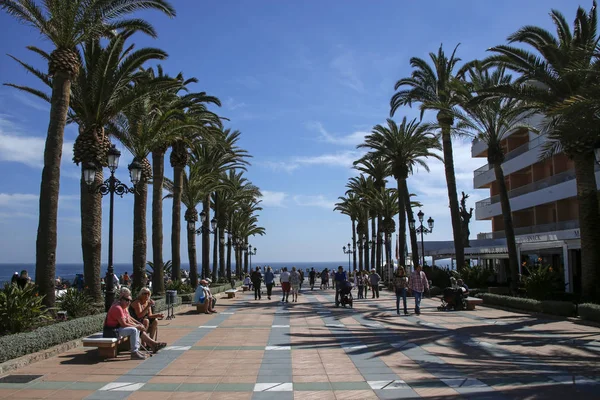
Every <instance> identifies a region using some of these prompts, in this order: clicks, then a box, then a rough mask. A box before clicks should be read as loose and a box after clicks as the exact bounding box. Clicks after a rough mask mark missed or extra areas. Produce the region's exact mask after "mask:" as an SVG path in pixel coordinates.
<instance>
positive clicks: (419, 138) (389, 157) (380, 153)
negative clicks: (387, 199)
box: [358, 117, 441, 265]
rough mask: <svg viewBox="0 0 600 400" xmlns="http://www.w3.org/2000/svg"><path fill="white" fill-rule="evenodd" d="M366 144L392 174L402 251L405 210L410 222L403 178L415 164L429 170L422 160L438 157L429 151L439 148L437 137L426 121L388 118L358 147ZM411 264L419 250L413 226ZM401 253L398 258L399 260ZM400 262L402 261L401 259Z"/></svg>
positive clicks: (408, 204)
mask: <svg viewBox="0 0 600 400" xmlns="http://www.w3.org/2000/svg"><path fill="white" fill-rule="evenodd" d="M358 147H359V148H361V147H363V148H364V147H368V148H370V149H372V150H373V153H374V155H376V156H377V157H381V158H382V159H383V160H384V161H385V162H386V163H388V165H389V168H390V170H391V173H392V175H393V176H394V178H395V179H396V182H397V186H398V196H397V197H398V210H400V216H399V228H400V230H399V232H398V235H399V238H400V248H401V249H402V253H403V250H404V247H405V246H406V239H405V232H406V219H405V218H404V214H405V213H406V215H407V217H408V220H409V221H414V216H413V214H412V208H411V206H410V196H409V191H408V186H407V183H406V180H407V179H408V176H409V175H410V174H412V173H413V170H414V168H415V167H416V166H421V167H422V168H423V169H424V170H425V171H429V166H428V165H427V163H426V162H425V160H424V159H427V158H429V157H433V158H437V159H440V157H439V156H438V155H437V154H436V153H433V152H432V151H433V150H440V147H441V146H440V144H439V139H438V137H437V136H436V135H434V134H432V133H431V127H430V126H429V125H428V124H419V123H418V122H417V120H416V119H413V120H412V121H410V122H408V121H407V119H406V117H404V118H403V119H402V122H401V123H400V125H398V124H396V122H395V121H394V120H392V119H388V120H387V127H386V126H382V125H376V126H375V127H373V130H372V132H371V134H370V135H368V136H366V137H365V142H364V143H363V144H360V145H359V146H358ZM410 235H411V244H412V255H413V265H419V249H418V246H417V237H416V232H415V231H414V229H410ZM403 258H404V256H403V255H401V257H400V259H401V260H402V261H403ZM400 264H401V265H403V264H404V263H403V262H401V263H400Z"/></svg>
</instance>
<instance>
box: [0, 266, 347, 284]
mask: <svg viewBox="0 0 600 400" xmlns="http://www.w3.org/2000/svg"><path fill="white" fill-rule="evenodd" d="M210 265H211V270H212V262H211V264H210ZM340 265H341V266H343V267H344V269H347V268H348V261H346V262H345V263H344V262H343V261H272V262H259V263H256V262H253V263H252V267H257V266H261V267H262V266H270V267H271V268H273V269H280V268H282V267H288V268H290V267H294V266H295V267H296V268H301V269H306V268H315V270H318V271H321V270H323V269H325V268H329V269H331V268H337V267H338V266H340ZM107 268H108V265H107V264H102V276H105V275H106V269H107ZM181 268H182V269H184V270H188V271H189V269H190V265H189V263H181ZM200 268H201V264H200V263H199V264H198V269H199V270H200ZM232 268H235V263H232ZM24 269H25V270H27V272H28V273H29V276H30V277H31V279H32V280H35V263H2V264H0V282H7V281H10V279H11V277H12V275H13V274H14V273H15V272H18V273H21V271H22V270H24ZM114 269H115V273H116V274H117V275H121V274H124V273H125V272H128V273H129V274H131V271H132V270H133V268H132V266H131V264H129V263H118V264H115V265H114ZM76 274H83V264H80V263H79V264H78V263H72V264H70V263H62V264H56V276H57V277H60V278H61V279H62V280H65V279H66V280H70V281H73V279H75V275H76Z"/></svg>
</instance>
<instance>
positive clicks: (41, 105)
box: [14, 92, 50, 112]
mask: <svg viewBox="0 0 600 400" xmlns="http://www.w3.org/2000/svg"><path fill="white" fill-rule="evenodd" d="M14 96H15V98H16V99H17V100H19V101H20V102H21V103H23V104H24V105H26V106H27V107H30V108H33V109H34V110H38V111H44V112H48V111H50V104H49V103H46V102H44V101H43V100H42V99H38V98H37V97H33V96H32V95H30V94H25V93H23V92H16V93H15V94H14ZM34 99H35V100H34Z"/></svg>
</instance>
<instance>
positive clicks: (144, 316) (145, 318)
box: [129, 288, 164, 340]
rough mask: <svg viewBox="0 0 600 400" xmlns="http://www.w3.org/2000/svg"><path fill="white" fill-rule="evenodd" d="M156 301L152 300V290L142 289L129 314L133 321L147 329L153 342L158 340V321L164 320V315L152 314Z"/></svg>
mask: <svg viewBox="0 0 600 400" xmlns="http://www.w3.org/2000/svg"><path fill="white" fill-rule="evenodd" d="M153 305H154V300H152V299H151V298H150V289H148V288H142V290H140V293H139V294H138V297H137V299H135V300H134V301H133V302H132V303H131V305H130V306H129V314H130V315H131V317H132V318H133V319H135V320H136V321H138V322H140V323H141V324H143V325H144V328H146V332H147V333H148V336H150V337H151V338H152V340H157V338H158V320H159V319H163V318H164V315H163V314H152V306H153Z"/></svg>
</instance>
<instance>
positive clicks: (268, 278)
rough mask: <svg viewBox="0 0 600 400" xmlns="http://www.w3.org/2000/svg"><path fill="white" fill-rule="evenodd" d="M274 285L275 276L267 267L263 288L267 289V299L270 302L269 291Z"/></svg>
mask: <svg viewBox="0 0 600 400" xmlns="http://www.w3.org/2000/svg"><path fill="white" fill-rule="evenodd" d="M274 284H275V274H274V273H273V271H272V270H271V267H267V272H265V286H266V287H267V299H269V300H271V291H272V290H273V285H274Z"/></svg>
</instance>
